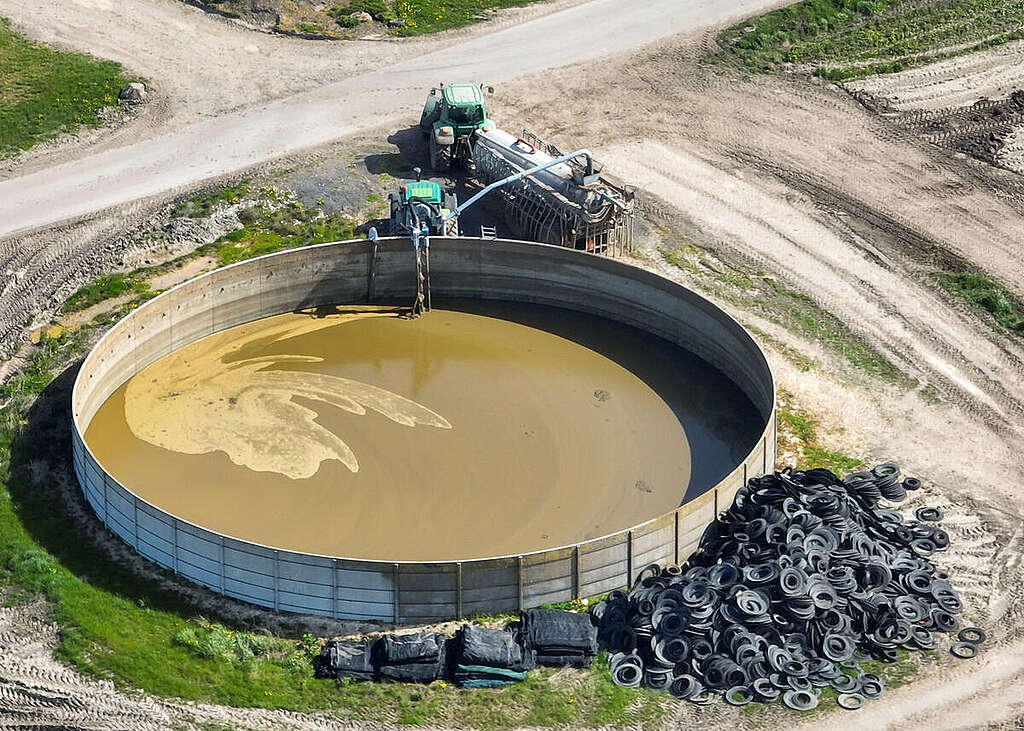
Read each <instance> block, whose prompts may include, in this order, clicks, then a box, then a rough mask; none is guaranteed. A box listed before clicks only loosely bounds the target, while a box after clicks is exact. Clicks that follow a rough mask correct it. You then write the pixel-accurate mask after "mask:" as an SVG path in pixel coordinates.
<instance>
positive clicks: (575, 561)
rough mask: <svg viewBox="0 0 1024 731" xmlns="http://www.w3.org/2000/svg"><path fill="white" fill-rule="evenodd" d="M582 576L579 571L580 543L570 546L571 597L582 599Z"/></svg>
mask: <svg viewBox="0 0 1024 731" xmlns="http://www.w3.org/2000/svg"><path fill="white" fill-rule="evenodd" d="M582 579H583V577H582V575H581V572H580V544H578V543H577V544H576V545H575V546H573V547H572V598H573V599H582V598H583V597H581V596H580V590H581V589H582V588H583V587H582V584H583V580H582Z"/></svg>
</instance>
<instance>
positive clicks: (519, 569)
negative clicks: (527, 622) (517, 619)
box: [516, 555, 524, 612]
mask: <svg viewBox="0 0 1024 731" xmlns="http://www.w3.org/2000/svg"><path fill="white" fill-rule="evenodd" d="M516 577H517V578H516V589H517V591H518V600H517V603H516V608H517V609H518V610H519V611H520V612H521V611H523V590H524V587H523V557H522V556H521V555H520V556H516Z"/></svg>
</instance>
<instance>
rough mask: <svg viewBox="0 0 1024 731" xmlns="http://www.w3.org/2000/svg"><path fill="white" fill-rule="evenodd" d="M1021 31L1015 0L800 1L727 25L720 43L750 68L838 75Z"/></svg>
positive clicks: (931, 56)
mask: <svg viewBox="0 0 1024 731" xmlns="http://www.w3.org/2000/svg"><path fill="white" fill-rule="evenodd" d="M1020 38H1024V2H1019V1H1017V2H1005V1H1003V0H916V1H912V2H898V1H897V0H805V1H804V2H800V3H797V4H795V5H791V6H789V7H786V8H782V9H780V10H776V11H773V12H771V13H767V14H765V15H762V16H760V17H758V18H756V19H754V20H752V21H747V22H745V23H741V24H739V25H736V26H733V27H732V28H729V29H728V30H726V31H725V32H724V33H722V34H721V35H720V36H719V44H720V45H721V46H722V47H723V48H724V49H726V50H727V51H728V52H729V53H730V54H732V55H734V56H735V57H736V58H738V59H739V60H740V61H741V62H742V63H743V65H744V66H746V67H748V68H750V69H754V70H759V71H771V70H776V69H779V68H791V69H794V70H808V71H814V72H815V73H816V74H818V75H820V76H823V77H825V78H828V79H831V80H833V81H845V80H849V79H854V78H860V77H863V76H869V75H872V74H877V73H888V72H894V71H900V70H902V69H904V68H908V67H910V66H914V65H919V64H922V63H927V62H929V61H934V60H937V59H940V58H946V57H949V56H953V55H962V54H964V53H969V52H970V51H973V50H977V49H980V48H986V47H991V46H995V45H999V44H1001V43H1005V42H1007V41H1011V40H1016V39H1020Z"/></svg>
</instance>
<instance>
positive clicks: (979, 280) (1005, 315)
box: [939, 272, 1024, 335]
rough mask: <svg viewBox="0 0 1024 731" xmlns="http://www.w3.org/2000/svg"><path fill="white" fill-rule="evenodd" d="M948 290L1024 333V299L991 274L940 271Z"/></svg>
mask: <svg viewBox="0 0 1024 731" xmlns="http://www.w3.org/2000/svg"><path fill="white" fill-rule="evenodd" d="M939 283H940V284H942V286H943V287H944V288H945V289H946V291H947V292H949V293H950V294H952V295H954V296H955V297H959V298H960V299H962V300H964V301H965V302H967V303H969V304H970V305H972V306H973V307H976V308H978V309H979V310H983V311H985V312H987V313H988V314H989V315H991V316H992V320H994V322H995V324H997V325H998V326H999V327H1000V328H1004V329H1006V330H1008V331H1010V332H1011V333H1014V334H1016V335H1024V303H1022V302H1021V300H1020V298H1018V297H1017V296H1016V295H1014V294H1013V293H1012V292H1010V291H1009V290H1008V289H1006V288H1005V287H1003V286H1002V285H1001V284H999V283H998V282H996V281H995V280H994V279H992V278H991V277H986V276H985V275H984V274H977V273H974V272H959V273H956V274H949V273H946V274H940V275H939Z"/></svg>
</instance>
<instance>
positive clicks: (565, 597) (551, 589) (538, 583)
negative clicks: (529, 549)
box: [522, 548, 576, 607]
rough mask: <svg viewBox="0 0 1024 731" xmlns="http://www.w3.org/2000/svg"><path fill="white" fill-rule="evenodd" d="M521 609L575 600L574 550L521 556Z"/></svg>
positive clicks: (564, 549) (559, 550)
mask: <svg viewBox="0 0 1024 731" xmlns="http://www.w3.org/2000/svg"><path fill="white" fill-rule="evenodd" d="M522 567H523V569H522V570H523V574H522V575H523V607H537V606H540V605H541V604H552V603H555V602H567V601H569V600H570V599H573V598H574V597H575V593H574V591H573V589H574V584H575V581H576V566H575V559H574V550H573V549H571V548H562V549H558V550H555V551H545V552H544V553H535V554H529V555H526V556H523V560H522Z"/></svg>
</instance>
